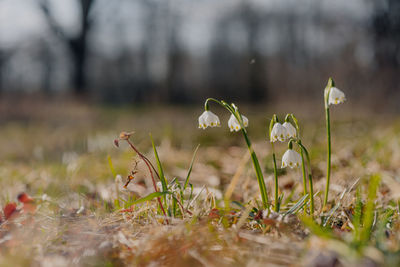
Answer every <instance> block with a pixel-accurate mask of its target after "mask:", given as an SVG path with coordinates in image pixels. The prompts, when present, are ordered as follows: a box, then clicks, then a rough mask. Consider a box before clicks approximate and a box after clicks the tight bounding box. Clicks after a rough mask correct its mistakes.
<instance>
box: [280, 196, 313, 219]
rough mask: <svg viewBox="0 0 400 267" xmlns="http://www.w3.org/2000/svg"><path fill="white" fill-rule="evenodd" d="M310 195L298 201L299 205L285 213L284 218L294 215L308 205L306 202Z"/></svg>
mask: <svg viewBox="0 0 400 267" xmlns="http://www.w3.org/2000/svg"><path fill="white" fill-rule="evenodd" d="M308 195H309V194H306V195H304V196H303V197H302V198H300V200H299V201H297V203H296V204H294V206H293V207H291V208H290V209H289V210H288V211H287V212H285V214H284V216H286V215H288V214H294V213H296V212H297V211H298V210H300V209H301V208H302V207H303V206H304V205H305V204H306V203H307V202H306V200H307V199H308Z"/></svg>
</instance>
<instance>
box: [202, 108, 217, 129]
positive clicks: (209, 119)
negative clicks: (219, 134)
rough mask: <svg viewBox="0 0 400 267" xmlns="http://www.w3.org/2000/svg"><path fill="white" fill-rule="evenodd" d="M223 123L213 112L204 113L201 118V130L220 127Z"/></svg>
mask: <svg viewBox="0 0 400 267" xmlns="http://www.w3.org/2000/svg"><path fill="white" fill-rule="evenodd" d="M220 125H221V123H220V121H219V118H218V116H217V115H215V114H214V113H212V112H211V111H208V110H206V111H204V112H203V114H201V115H200V117H199V128H202V129H205V128H207V127H216V126H220Z"/></svg>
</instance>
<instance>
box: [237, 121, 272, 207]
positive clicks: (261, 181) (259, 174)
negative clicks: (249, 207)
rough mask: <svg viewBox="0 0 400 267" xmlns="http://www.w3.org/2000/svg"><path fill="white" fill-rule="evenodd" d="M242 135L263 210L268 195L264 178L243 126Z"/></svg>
mask: <svg viewBox="0 0 400 267" xmlns="http://www.w3.org/2000/svg"><path fill="white" fill-rule="evenodd" d="M242 133H243V136H244V139H245V140H246V144H247V148H248V149H249V152H250V155H251V160H252V161H253V165H254V170H255V171H256V176H257V181H258V186H259V188H260V193H261V199H262V202H263V206H264V208H267V207H268V194H267V188H266V186H265V182H264V176H263V174H262V171H261V167H260V163H259V162H258V158H257V155H256V153H255V152H254V150H253V148H252V147H251V142H250V139H249V138H248V136H247V133H246V130H244V127H243V126H242Z"/></svg>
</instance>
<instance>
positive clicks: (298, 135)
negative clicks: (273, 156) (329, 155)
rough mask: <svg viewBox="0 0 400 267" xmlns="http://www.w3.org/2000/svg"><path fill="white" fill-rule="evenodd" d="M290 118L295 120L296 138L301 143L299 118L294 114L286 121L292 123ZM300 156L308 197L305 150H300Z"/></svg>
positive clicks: (287, 117) (305, 190)
mask: <svg viewBox="0 0 400 267" xmlns="http://www.w3.org/2000/svg"><path fill="white" fill-rule="evenodd" d="M290 118H291V119H292V120H293V122H294V125H295V127H296V138H297V140H298V141H299V142H301V139H300V126H299V121H298V120H297V118H296V117H295V116H294V115H293V113H291V114H287V115H286V117H285V121H287V122H290ZM300 156H301V172H302V174H303V188H304V189H303V191H304V195H307V176H306V166H305V164H304V154H303V150H302V149H300Z"/></svg>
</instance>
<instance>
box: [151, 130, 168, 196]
mask: <svg viewBox="0 0 400 267" xmlns="http://www.w3.org/2000/svg"><path fill="white" fill-rule="evenodd" d="M150 139H151V145H152V146H153V150H154V156H155V158H156V161H157V168H158V172H159V173H160V180H161V184H162V188H163V191H164V192H165V191H167V190H168V183H167V179H165V176H164V171H163V167H162V165H161V161H160V158H159V157H158V153H157V149H156V146H155V145H154V141H153V137H152V136H151V134H150Z"/></svg>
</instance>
